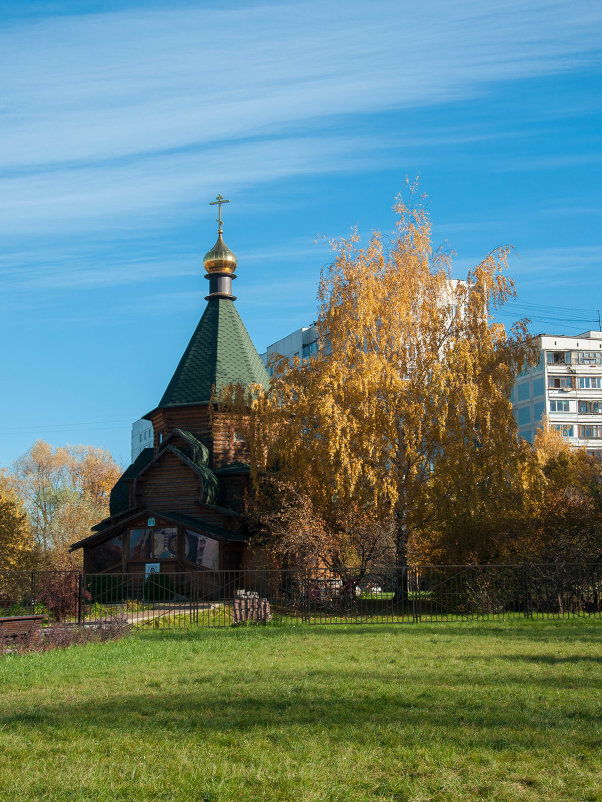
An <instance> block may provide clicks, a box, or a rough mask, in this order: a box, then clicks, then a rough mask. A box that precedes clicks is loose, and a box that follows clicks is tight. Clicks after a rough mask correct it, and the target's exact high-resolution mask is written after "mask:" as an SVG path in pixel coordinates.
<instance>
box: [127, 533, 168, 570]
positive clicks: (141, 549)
mask: <svg viewBox="0 0 602 802" xmlns="http://www.w3.org/2000/svg"><path fill="white" fill-rule="evenodd" d="M177 556H178V530H177V529H176V528H175V527H174V528H165V529H163V528H161V529H159V528H157V529H131V530H130V542H129V559H130V560H139V561H141V562H144V561H146V560H173V559H175V558H176V557H177Z"/></svg>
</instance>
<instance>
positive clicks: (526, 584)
mask: <svg viewBox="0 0 602 802" xmlns="http://www.w3.org/2000/svg"><path fill="white" fill-rule="evenodd" d="M530 592H531V572H530V571H529V564H528V563H523V595H524V601H523V607H524V613H525V618H528V617H529V615H530V609H529V593H530Z"/></svg>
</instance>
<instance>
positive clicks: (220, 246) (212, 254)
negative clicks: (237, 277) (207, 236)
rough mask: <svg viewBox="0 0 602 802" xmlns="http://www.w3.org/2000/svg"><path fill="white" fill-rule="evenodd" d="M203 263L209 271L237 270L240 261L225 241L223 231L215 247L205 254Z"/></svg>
mask: <svg viewBox="0 0 602 802" xmlns="http://www.w3.org/2000/svg"><path fill="white" fill-rule="evenodd" d="M203 264H204V265H205V270H206V271H207V273H234V271H235V270H236V265H237V264H238V261H237V259H236V256H235V255H234V253H232V251H231V250H230V248H228V246H227V245H226V243H225V242H224V240H223V237H222V232H221V231H220V232H219V234H218V235H217V242H216V243H215V245H214V246H213V248H211V250H210V251H208V252H207V253H206V254H205V257H204V259H203Z"/></svg>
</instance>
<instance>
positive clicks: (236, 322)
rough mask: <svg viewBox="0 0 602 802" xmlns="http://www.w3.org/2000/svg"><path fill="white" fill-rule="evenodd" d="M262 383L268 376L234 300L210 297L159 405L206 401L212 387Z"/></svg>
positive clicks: (264, 384) (169, 405) (263, 383)
mask: <svg viewBox="0 0 602 802" xmlns="http://www.w3.org/2000/svg"><path fill="white" fill-rule="evenodd" d="M235 383H243V384H246V385H250V384H261V385H263V386H264V387H266V388H267V386H268V384H269V378H268V374H267V371H266V369H265V367H264V365H263V362H262V361H261V359H260V358H259V354H258V353H257V351H256V350H255V346H254V345H253V343H252V341H251V338H250V337H249V332H248V331H247V330H246V328H245V325H244V323H243V322H242V320H241V318H240V315H239V314H238V311H237V310H236V307H235V306H234V303H233V301H231V300H229V299H227V298H211V299H210V300H209V301H208V302H207V308H206V309H205V311H204V313H203V317H202V318H201V320H200V322H199V325H198V326H197V327H196V331H195V332H194V334H193V335H192V338H191V340H190V342H189V343H188V347H187V348H186V351H184V356H183V357H182V359H181V360H180V364H179V365H178V367H177V368H176V372H175V373H174V375H173V376H172V379H171V381H170V382H169V385H168V387H167V390H166V391H165V393H164V395H163V398H162V399H161V401H160V403H159V407H171V406H179V405H181V404H206V403H207V402H208V401H209V400H210V398H211V388H212V387H213V386H215V390H216V392H218V393H219V391H220V390H221V389H223V388H224V387H226V386H227V385H228V384H235Z"/></svg>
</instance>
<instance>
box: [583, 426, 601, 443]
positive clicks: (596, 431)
mask: <svg viewBox="0 0 602 802" xmlns="http://www.w3.org/2000/svg"><path fill="white" fill-rule="evenodd" d="M579 437H581V438H583V439H584V440H602V426H580V427H579Z"/></svg>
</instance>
